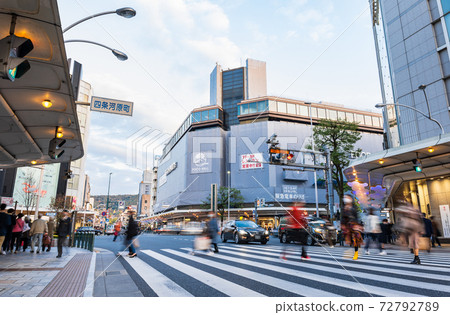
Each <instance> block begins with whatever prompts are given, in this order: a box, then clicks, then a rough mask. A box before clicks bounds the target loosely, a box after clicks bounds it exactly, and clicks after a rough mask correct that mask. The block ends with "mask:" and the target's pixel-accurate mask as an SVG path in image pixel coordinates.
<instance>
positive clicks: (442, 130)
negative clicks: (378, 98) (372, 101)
mask: <svg viewBox="0 0 450 315" xmlns="http://www.w3.org/2000/svg"><path fill="white" fill-rule="evenodd" d="M425 99H426V97H425ZM427 104H428V101H427ZM388 105H393V106H400V107H406V108H409V109H411V110H413V111H416V112H418V113H419V114H421V115H423V116H425V117H426V118H428V119H429V120H431V121H434V122H435V123H436V124H437V125H438V126H439V128H440V129H441V134H445V131H444V127H442V125H441V123H440V122H439V121H437V120H436V119H434V118H432V117H431V114H430V113H429V115H427V114H425V113H424V112H422V111H420V110H418V109H417V108H414V107H412V106H408V105H404V104H399V103H395V104H383V103H379V104H376V105H375V107H376V108H383V107H386V106H388ZM428 110H429V108H428Z"/></svg>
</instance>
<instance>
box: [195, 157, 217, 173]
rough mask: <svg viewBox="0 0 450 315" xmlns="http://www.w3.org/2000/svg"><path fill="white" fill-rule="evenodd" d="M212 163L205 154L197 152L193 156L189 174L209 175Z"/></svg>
mask: <svg viewBox="0 0 450 315" xmlns="http://www.w3.org/2000/svg"><path fill="white" fill-rule="evenodd" d="M211 172H212V163H211V158H210V157H208V154H207V152H197V153H195V155H194V156H193V159H192V165H191V174H201V173H211Z"/></svg>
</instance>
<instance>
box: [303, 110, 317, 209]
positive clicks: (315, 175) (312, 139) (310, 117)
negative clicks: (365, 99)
mask: <svg viewBox="0 0 450 315" xmlns="http://www.w3.org/2000/svg"><path fill="white" fill-rule="evenodd" d="M305 104H308V105H309V122H310V125H311V141H312V149H313V151H314V134H313V123H312V111H311V102H305ZM315 164H316V155H315V154H314V165H315ZM314 194H315V197H316V216H317V217H319V193H318V191H317V171H316V169H315V168H314Z"/></svg>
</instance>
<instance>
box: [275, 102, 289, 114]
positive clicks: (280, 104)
mask: <svg viewBox="0 0 450 315" xmlns="http://www.w3.org/2000/svg"><path fill="white" fill-rule="evenodd" d="M277 103H278V112H279V113H286V111H287V110H286V103H283V102H277Z"/></svg>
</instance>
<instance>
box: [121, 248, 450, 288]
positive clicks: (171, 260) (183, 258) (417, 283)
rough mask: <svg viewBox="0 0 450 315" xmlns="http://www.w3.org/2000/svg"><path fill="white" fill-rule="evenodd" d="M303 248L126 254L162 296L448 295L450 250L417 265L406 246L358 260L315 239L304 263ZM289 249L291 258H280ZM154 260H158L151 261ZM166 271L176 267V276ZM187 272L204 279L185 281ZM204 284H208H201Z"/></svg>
mask: <svg viewBox="0 0 450 315" xmlns="http://www.w3.org/2000/svg"><path fill="white" fill-rule="evenodd" d="M300 250H301V246H297V245H289V246H284V245H265V246H262V245H259V244H258V245H253V244H232V243H228V244H219V251H220V253H219V254H216V255H213V256H207V255H205V254H197V255H190V254H188V253H187V251H190V249H189V248H180V249H162V250H158V251H156V250H142V251H141V252H140V254H139V257H140V258H137V257H136V258H125V261H126V262H127V263H128V264H129V266H130V267H131V268H132V269H134V270H135V271H136V273H137V274H138V275H139V276H140V277H141V278H142V280H144V281H145V282H146V283H147V284H148V286H149V287H150V288H151V289H152V290H153V291H154V292H155V294H156V295H157V296H161V297H181V296H205V294H208V292H215V293H213V295H214V294H215V295H216V296H217V294H219V295H220V294H222V295H226V296H232V297H262V296H282V295H283V294H288V293H290V294H292V295H294V296H295V295H298V296H307V297H325V296H326V297H336V296H388V297H398V296H401V297H419V296H450V266H449V265H446V264H445V262H446V261H450V253H447V252H436V253H430V254H428V256H426V257H425V255H424V259H423V260H424V264H423V265H411V264H409V262H410V260H411V258H412V257H411V256H412V255H410V254H409V252H407V251H397V252H394V251H388V252H389V253H388V254H389V255H388V256H379V255H368V256H365V255H364V256H363V255H362V254H363V250H361V253H360V254H361V256H360V257H361V258H360V259H358V260H357V261H353V260H351V259H345V258H343V254H344V252H345V251H346V250H352V249H350V248H349V247H342V248H333V249H329V248H327V247H319V246H315V247H309V248H308V254H309V255H310V256H311V258H312V259H311V260H310V261H307V262H300ZM283 251H285V252H286V253H287V261H285V260H281V259H280V254H281V253H282V252H283ZM141 254H145V255H141ZM152 261H155V262H157V264H156V265H155V266H151V262H152ZM149 264H150V265H149ZM167 268H169V269H167ZM165 272H170V273H171V275H170V278H169V277H168V276H166V275H165V274H164V273H165ZM188 279H192V281H194V280H195V281H198V282H193V284H192V285H191V286H189V285H186V283H182V281H188V282H189V280H188ZM195 283H197V284H195ZM194 284H195V285H194ZM200 284H201V286H203V287H202V288H197V287H198V286H199V285H200ZM208 288H212V289H214V290H211V289H210V290H209V291H208ZM199 290H204V291H203V292H200V291H199ZM205 292H206V293H205ZM272 294H273V295H272Z"/></svg>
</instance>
